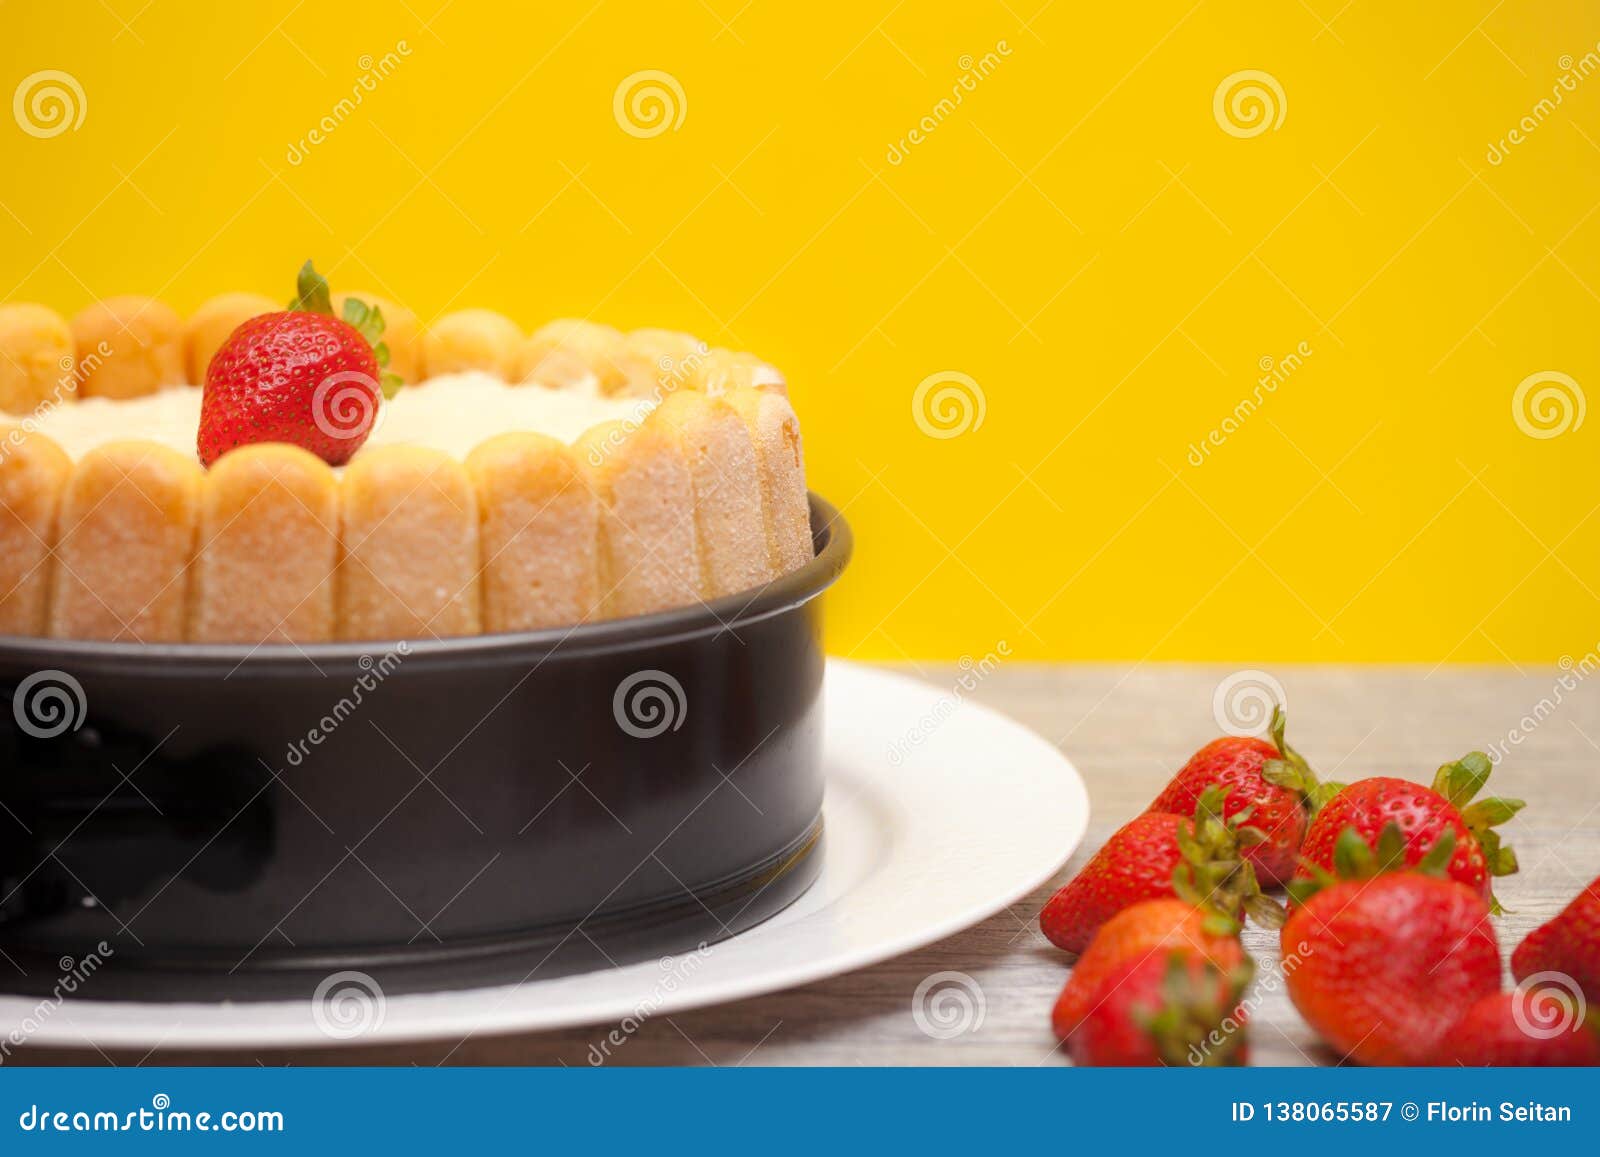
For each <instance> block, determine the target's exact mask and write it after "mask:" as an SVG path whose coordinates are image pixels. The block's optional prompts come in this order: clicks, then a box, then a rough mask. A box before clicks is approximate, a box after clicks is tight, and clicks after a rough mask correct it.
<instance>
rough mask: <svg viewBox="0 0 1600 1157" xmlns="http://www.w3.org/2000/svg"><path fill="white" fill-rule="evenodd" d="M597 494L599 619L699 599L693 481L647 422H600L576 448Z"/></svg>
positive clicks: (665, 435)
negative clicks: (601, 604) (601, 603)
mask: <svg viewBox="0 0 1600 1157" xmlns="http://www.w3.org/2000/svg"><path fill="white" fill-rule="evenodd" d="M576 449H577V451H578V453H579V454H580V455H582V456H583V457H584V458H585V459H586V460H587V462H588V464H589V466H590V474H589V476H590V478H591V479H592V480H593V483H594V486H595V492H596V493H597V494H598V495H599V498H600V504H601V510H600V542H601V550H600V557H601V574H602V576H603V579H602V581H603V583H604V609H603V614H604V615H605V616H606V617H608V618H620V617H622V616H624V615H643V614H648V613H649V612H651V611H661V610H666V609H667V608H669V607H682V606H688V605H689V604H691V603H695V602H698V601H700V599H701V598H702V591H701V578H700V553H699V545H698V542H697V536H696V531H695V518H694V481H693V479H692V477H691V476H690V473H689V463H688V461H687V459H685V457H684V455H683V451H682V449H681V447H680V446H679V444H678V442H677V440H676V439H675V438H673V437H672V436H671V434H670V432H669V431H668V430H667V429H666V428H664V427H662V426H661V425H659V424H657V423H654V422H649V421H647V422H645V424H644V425H642V426H637V427H636V426H634V425H633V424H632V423H629V422H602V423H601V424H600V425H598V426H592V427H590V428H589V429H588V430H587V431H585V432H584V435H583V437H582V438H581V439H580V440H579V443H578V446H577V447H576Z"/></svg>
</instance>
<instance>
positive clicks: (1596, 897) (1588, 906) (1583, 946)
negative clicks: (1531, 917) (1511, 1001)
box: [1511, 878, 1600, 1007]
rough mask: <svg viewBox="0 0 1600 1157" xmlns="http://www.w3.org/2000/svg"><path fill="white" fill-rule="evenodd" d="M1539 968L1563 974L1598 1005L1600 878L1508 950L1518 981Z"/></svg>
mask: <svg viewBox="0 0 1600 1157" xmlns="http://www.w3.org/2000/svg"><path fill="white" fill-rule="evenodd" d="M1541 972H1556V973H1563V974H1565V975H1566V976H1568V977H1570V978H1571V980H1572V982H1573V983H1574V984H1576V985H1577V986H1578V988H1579V989H1581V990H1582V991H1583V994H1584V996H1585V997H1587V998H1588V999H1589V1000H1590V1001H1591V1002H1593V1003H1594V1004H1595V1005H1596V1006H1597V1007H1600V878H1597V879H1595V880H1593V881H1591V882H1590V884H1589V886H1588V887H1587V888H1585V889H1584V890H1583V891H1581V892H1579V893H1578V895H1577V896H1576V897H1575V898H1574V899H1573V901H1572V903H1570V904H1568V905H1567V906H1566V907H1565V908H1563V909H1562V910H1561V911H1560V912H1558V913H1557V914H1556V915H1555V917H1554V918H1552V919H1551V920H1549V921H1547V922H1546V923H1544V924H1541V925H1540V926H1539V927H1537V928H1535V929H1534V930H1533V931H1532V932H1530V933H1528V938H1527V939H1526V940H1524V941H1523V942H1522V943H1521V944H1519V945H1517V950H1516V951H1515V952H1513V953H1512V954H1511V975H1513V976H1515V977H1516V978H1517V979H1518V980H1519V981H1524V980H1527V979H1528V978H1529V977H1531V976H1536V975H1537V974H1539V973H1541Z"/></svg>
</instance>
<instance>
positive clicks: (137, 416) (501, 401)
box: [12, 371, 650, 459]
mask: <svg viewBox="0 0 1600 1157" xmlns="http://www.w3.org/2000/svg"><path fill="white" fill-rule="evenodd" d="M200 396H201V391H200V390H198V389H196V388H194V387H191V386H174V387H171V388H168V389H164V390H162V391H160V392H159V393H155V394H149V395H146V396H145V397H142V398H129V399H126V400H120V401H118V400H113V399H109V398H84V399H82V400H79V401H70V402H65V403H63V404H61V405H58V406H54V407H52V408H50V409H49V410H48V412H42V413H38V414H33V415H28V416H18V417H16V418H13V419H12V420H13V421H14V422H16V423H17V424H18V425H25V426H26V428H27V429H28V430H30V431H32V432H35V433H39V434H43V435H44V436H45V437H47V438H50V439H51V440H53V441H55V442H56V443H57V444H59V445H60V446H61V448H62V449H63V450H65V451H66V452H67V453H68V454H69V455H71V456H72V457H73V458H74V459H77V458H81V457H82V456H83V455H84V454H87V453H88V452H89V451H90V450H93V449H94V448H95V447H97V446H101V445H104V444H105V443H107V442H117V441H125V440H127V439H139V440H144V441H150V442H158V443H160V444H161V445H163V446H170V447H171V448H172V449H174V450H176V451H178V452H179V453H181V454H194V453H195V452H196V451H195V441H196V438H197V437H198V435H199V430H200ZM649 409H650V402H649V401H648V400H646V399H642V398H607V397H602V396H600V395H599V394H598V393H597V392H596V390H595V389H594V387H593V386H592V385H589V386H587V387H585V386H581V385H580V386H569V387H567V388H565V389H560V390H552V389H548V388H546V387H544V386H539V385H533V384H528V385H521V386H511V385H507V384H506V383H505V382H503V381H501V380H500V379H499V378H497V377H494V376H493V375H491V374H485V373H480V372H477V371H469V372H467V373H460V374H445V375H442V376H440V377H437V378H432V379H430V380H428V381H426V382H424V383H422V384H421V385H417V386H406V387H403V388H402V389H401V390H400V392H399V393H398V394H396V395H395V396H394V398H392V399H391V400H389V401H387V402H385V403H384V404H383V408H382V410H381V411H380V412H379V417H378V424H377V426H376V428H375V429H374V430H373V431H372V434H371V435H370V436H369V437H368V439H367V442H366V446H364V447H363V450H365V449H366V448H368V447H373V446H425V447H429V448H431V449H435V450H443V451H444V452H445V453H447V454H450V455H453V456H454V457H456V458H465V457H466V456H467V454H468V453H470V452H471V451H472V449H473V448H474V447H475V446H477V445H478V443H480V442H482V441H484V440H485V439H487V438H492V437H494V436H495V435H496V434H505V433H510V432H512V431H526V432H530V433H535V434H545V435H548V436H549V437H552V438H559V439H561V441H563V442H569V443H570V442H572V441H574V440H576V439H577V438H578V436H579V435H581V434H582V433H583V432H584V431H585V430H587V429H588V428H589V427H591V426H594V425H598V424H599V423H601V422H609V421H633V422H637V421H639V420H640V419H641V418H643V417H644V415H645V414H646V413H647V412H648V411H649Z"/></svg>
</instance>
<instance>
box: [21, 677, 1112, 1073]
mask: <svg viewBox="0 0 1600 1157" xmlns="http://www.w3.org/2000/svg"><path fill="white" fill-rule="evenodd" d="M826 694H827V703H826V707H827V741H826V745H825V759H826V772H827V795H826V799H825V802H824V805H823V808H824V816H825V821H826V825H827V842H826V849H825V859H824V864H823V870H822V875H821V878H820V879H818V881H817V882H816V883H815V884H814V885H813V886H812V887H811V889H810V890H809V891H808V892H807V893H806V894H805V895H804V896H802V897H801V898H800V899H799V900H798V901H796V902H795V903H794V904H793V905H791V906H790V907H789V908H787V909H785V910H784V911H783V912H780V913H779V914H778V915H777V916H775V917H773V918H772V919H771V920H769V921H767V922H766V923H765V924H762V925H760V926H759V927H757V928H754V929H752V930H751V931H749V932H746V933H744V934H742V935H740V936H736V937H734V938H732V939H730V940H726V941H723V942H722V943H720V944H713V945H711V946H710V947H709V948H707V949H706V950H705V951H703V952H701V953H697V954H693V955H692V956H688V957H679V958H677V960H675V961H670V960H663V961H647V962H645V963H642V964H635V965H629V966H627V967H624V968H618V969H612V970H609V971H605V972H591V973H585V974H583V975H579V976H567V977H561V978H559V979H553V980H540V981H531V982H529V983H526V984H522V985H519V986H514V987H500V988H486V989H474V990H468V991H461V992H444V993H431V994H427V995H419V996H391V997H388V998H387V999H386V1000H383V1001H382V1002H381V1004H380V1003H379V1002H378V1001H377V1000H373V999H369V998H367V995H366V993H364V992H362V991H360V990H357V989H352V990H350V992H349V995H350V997H351V1002H350V1003H348V1004H345V1005H343V1006H342V1007H340V1006H335V1005H330V1004H327V1003H326V1002H325V1003H324V1004H323V1005H321V1006H320V1007H319V1006H316V1005H314V1003H313V1002H312V1001H307V1000H296V1001H278V1002H270V1003H250V1004H135V1003H111V1002H105V1001H92V1000H77V1001H70V1002H69V1003H67V1004H66V1005H65V1006H63V1007H62V1008H60V1009H58V1010H54V1011H52V1012H51V1013H50V1015H48V1016H46V1017H38V1016H37V1013H38V1010H39V1003H38V1001H37V1000H36V999H29V998H22V997H12V996H6V997H0V1036H4V1035H5V1033H6V1032H7V1031H9V1030H10V1029H11V1028H12V1027H14V1026H17V1025H20V1024H21V1023H22V1022H23V1020H24V1018H27V1017H33V1018H34V1019H35V1020H36V1023H37V1024H38V1027H37V1030H36V1031H33V1032H30V1033H29V1034H28V1039H29V1040H30V1041H32V1042H34V1043H37V1044H52V1045H59V1046H68V1047H70V1046H74V1045H78V1046H82V1045H84V1043H85V1042H93V1043H94V1044H96V1045H99V1046H100V1047H102V1048H112V1047H153V1046H155V1045H156V1044H158V1043H159V1044H163V1045H165V1046H167V1047H170V1048H182V1047H191V1048H227V1047H239V1048H270V1047H288V1046H314V1045H326V1044H332V1043H339V1040H340V1039H348V1040H349V1041H350V1042H351V1043H361V1044H375V1043H381V1042H390V1041H404V1040H418V1039H427V1038H435V1037H443V1038H451V1037H462V1036H467V1035H470V1034H473V1033H478V1032H484V1033H491V1032H492V1033H506V1032H534V1031H539V1030H548V1029H557V1028H570V1027H575V1026H580V1025H587V1024H603V1023H606V1022H609V1021H621V1020H623V1019H624V1018H626V1017H629V1016H630V1015H633V1014H635V1013H636V1012H637V1011H638V1010H639V1009H640V1008H641V1006H642V1007H644V1008H646V1009H647V1010H648V1012H649V1013H651V1014H654V1013H664V1012H674V1011H677V1010H680V1009H686V1008H695V1007H700V1006H703V1005H708V1004H719V1003H722V1002H724V1001H730V1000H739V999H741V998H744V997H749V996H756V995H759V994H762V993H767V992H775V991H777V990H779V989H784V988H791V987H794V986H795V985H800V984H807V983H809V982H811V981H814V980H821V979H823V978H825V977H829V976H837V975H839V974H840V973H844V972H849V971H851V970H853V969H857V968H862V967H865V966H866V965H869V964H875V963H877V962H878V961H880V960H887V959H888V958H890V957H892V956H897V955H899V954H901V953H904V952H910V951H912V950H913V949H916V948H920V947H922V946H923V945H926V944H931V943H933V942H934V941H936V940H940V939H943V938H944V937H946V936H949V935H952V934H953V933H956V932H959V931H961V930H962V929H964V928H968V927H971V926H972V925H973V924H976V923H978V922H979V921H981V920H984V919H986V918H987V917H989V916H992V915H993V914H994V913H996V912H998V911H1000V910H1001V909H1002V908H1004V907H1005V906H1006V905H1008V904H1012V903H1015V902H1016V901H1017V900H1019V899H1021V898H1022V897H1023V896H1025V895H1027V894H1028V893H1029V892H1031V891H1032V890H1033V889H1034V888H1036V887H1038V886H1039V885H1040V884H1041V883H1043V882H1044V881H1045V880H1047V879H1048V878H1049V877H1050V876H1051V875H1053V874H1054V873H1055V872H1056V871H1057V870H1058V869H1059V868H1060V867H1061V865H1062V864H1063V863H1065V862H1066V860H1067V857H1068V856H1070V855H1071V854H1072V852H1073V849H1074V848H1076V847H1077V845H1078V841H1079V840H1080V839H1082V838H1083V832H1084V828H1085V827H1086V825H1087V824H1088V821H1089V800H1088V795H1087V793H1086V792H1085V791H1084V787H1083V781H1082V780H1081V779H1080V778H1079V777H1078V773H1077V771H1076V770H1075V769H1074V768H1073V766H1072V764H1071V763H1069V762H1068V761H1067V760H1066V759H1065V758H1064V757H1063V756H1062V755H1061V754H1060V753H1059V752H1058V751H1056V749H1055V748H1054V747H1052V746H1051V745H1050V744H1048V743H1046V742H1045V741H1044V740H1043V739H1040V738H1039V737H1038V736H1036V735H1034V734H1033V733H1032V732H1030V731H1028V730H1027V729H1025V728H1023V727H1022V726H1020V725H1019V724H1016V723H1013V722H1011V721H1010V720H1008V719H1006V718H1004V717H1002V716H1000V715H997V714H995V713H994V712H992V711H988V710H986V709H984V708H982V707H979V706H978V705H976V704H974V703H968V702H960V701H959V700H958V698H957V696H956V695H955V693H953V692H942V691H941V690H940V689H938V688H934V687H930V686H928V685H926V684H924V683H919V682H915V681H913V680H911V679H907V678H903V677H901V676H898V675H892V674H888V673H885V672H883V671H877V670H873V669H870V668H866V667H859V666H856V665H854V664H850V663H844V662H838V661H834V662H831V663H830V664H829V666H828V682H827V693H826ZM916 737H921V738H920V742H919V741H918V740H917V738H916ZM891 750H898V751H899V752H901V758H900V760H899V761H898V762H896V760H894V759H891V756H890V752H891ZM347 1025H348V1026H349V1027H348V1028H347V1027H346V1026H347ZM325 1027H331V1028H332V1029H333V1031H334V1032H336V1033H339V1034H341V1036H340V1037H339V1038H335V1037H333V1036H330V1034H329V1032H328V1031H325ZM357 1028H359V1029H360V1030H361V1031H359V1032H356V1031H355V1030H356V1029H357Z"/></svg>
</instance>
